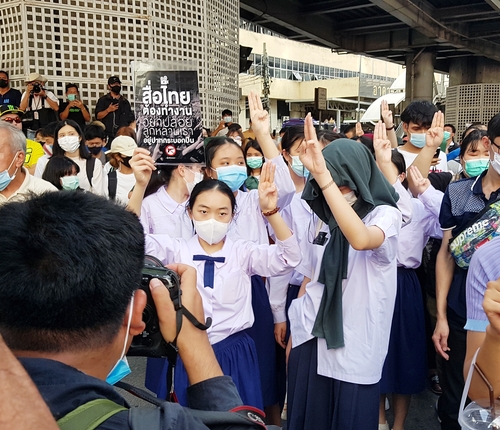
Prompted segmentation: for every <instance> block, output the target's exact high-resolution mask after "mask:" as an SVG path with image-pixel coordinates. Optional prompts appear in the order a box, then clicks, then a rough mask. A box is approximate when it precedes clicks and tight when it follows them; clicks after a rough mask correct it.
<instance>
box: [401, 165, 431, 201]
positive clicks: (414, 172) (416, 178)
mask: <svg viewBox="0 0 500 430" xmlns="http://www.w3.org/2000/svg"><path fill="white" fill-rule="evenodd" d="M406 174H407V175H408V188H410V191H411V193H412V194H413V196H414V197H418V196H419V195H420V194H423V193H424V192H425V190H427V188H429V186H430V185H431V181H429V179H427V178H424V177H423V176H422V173H420V170H418V167H417V166H410V167H408V170H407V171H406Z"/></svg>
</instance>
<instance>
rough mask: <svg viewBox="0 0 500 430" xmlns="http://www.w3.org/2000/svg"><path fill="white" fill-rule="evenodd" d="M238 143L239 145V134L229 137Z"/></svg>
mask: <svg viewBox="0 0 500 430" xmlns="http://www.w3.org/2000/svg"><path fill="white" fill-rule="evenodd" d="M231 139H233V140H234V141H235V142H236V143H237V144H238V145H240V146H241V136H233V137H231Z"/></svg>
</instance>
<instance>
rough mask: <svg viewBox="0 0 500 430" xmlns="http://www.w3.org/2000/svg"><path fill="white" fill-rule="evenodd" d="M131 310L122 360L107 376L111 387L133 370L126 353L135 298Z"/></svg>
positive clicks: (131, 302)
mask: <svg viewBox="0 0 500 430" xmlns="http://www.w3.org/2000/svg"><path fill="white" fill-rule="evenodd" d="M129 307H130V310H129V313H128V323H127V333H126V335H125V342H124V343H123V350H122V354H121V357H120V359H119V360H118V361H117V362H116V364H115V365H114V366H113V368H112V369H111V371H110V372H109V373H108V376H106V382H107V383H108V384H110V385H114V384H116V383H117V382H118V381H121V380H122V379H123V378H125V376H127V375H130V374H131V373H132V370H130V366H129V364H128V361H127V357H125V353H126V352H127V342H128V334H129V333H128V332H129V331H130V324H131V322H132V312H133V310H134V296H132V300H130V306H129Z"/></svg>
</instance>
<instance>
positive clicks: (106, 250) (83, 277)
mask: <svg viewBox="0 0 500 430" xmlns="http://www.w3.org/2000/svg"><path fill="white" fill-rule="evenodd" d="M0 237H1V238H2V246H1V247H0V332H1V334H2V336H3V337H4V339H5V341H6V343H7V345H8V346H9V347H10V348H12V349H14V350H24V351H46V352H61V351H78V350H88V349H93V348H98V347H102V346H105V345H109V344H110V343H112V342H113V340H114V338H115V337H116V335H117V333H118V331H119V329H120V326H121V324H122V323H123V318H124V316H125V312H126V309H127V306H128V304H129V302H130V299H131V297H132V295H133V293H134V291H135V290H136V289H137V288H138V287H139V285H140V281H141V271H142V266H143V262H144V231H143V228H142V226H141V224H140V222H139V220H138V218H137V217H136V216H135V215H134V214H132V213H131V212H128V211H127V210H125V209H124V208H122V207H120V206H118V205H116V204H114V203H113V202H111V201H109V200H107V199H106V198H104V197H100V196H96V195H95V194H92V193H83V192H82V193H79V192H74V191H59V192H48V193H45V194H42V195H40V196H33V197H32V198H31V199H29V200H27V201H24V202H14V203H11V204H8V205H3V206H1V207H0ZM20 244H22V246H20Z"/></svg>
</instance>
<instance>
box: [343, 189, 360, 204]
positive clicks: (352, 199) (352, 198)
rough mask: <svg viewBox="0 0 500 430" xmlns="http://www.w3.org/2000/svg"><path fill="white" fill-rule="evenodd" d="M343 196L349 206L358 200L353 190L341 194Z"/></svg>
mask: <svg viewBox="0 0 500 430" xmlns="http://www.w3.org/2000/svg"><path fill="white" fill-rule="evenodd" d="M343 196H344V199H346V201H347V203H349V204H350V205H351V206H352V205H353V204H354V203H356V201H357V200H358V198H357V197H356V193H355V192H354V191H349V192H348V193H347V194H343Z"/></svg>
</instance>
